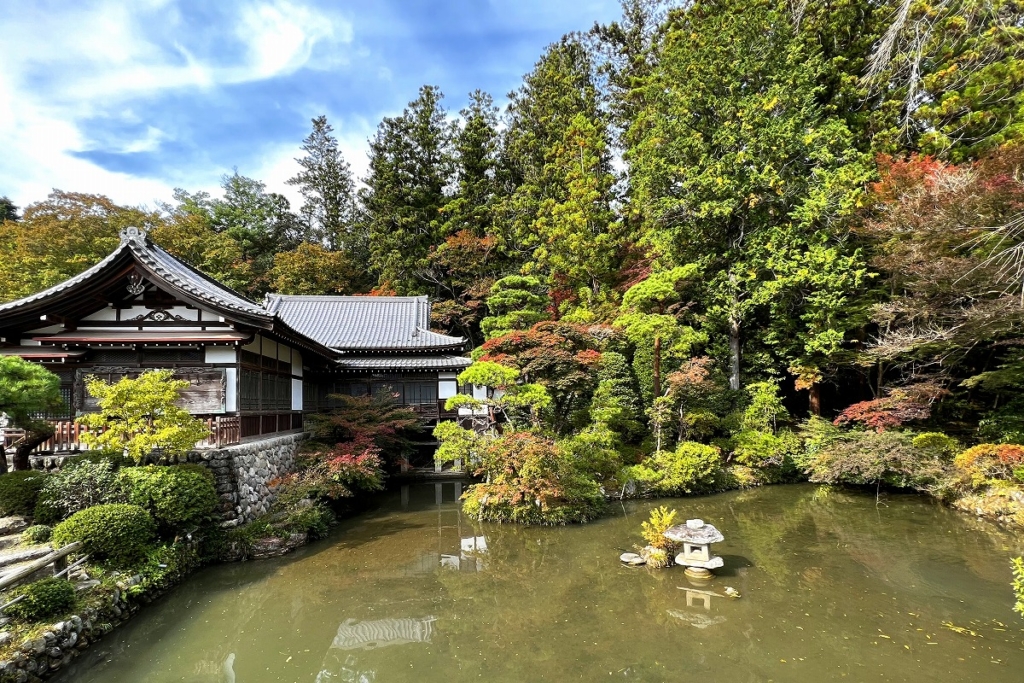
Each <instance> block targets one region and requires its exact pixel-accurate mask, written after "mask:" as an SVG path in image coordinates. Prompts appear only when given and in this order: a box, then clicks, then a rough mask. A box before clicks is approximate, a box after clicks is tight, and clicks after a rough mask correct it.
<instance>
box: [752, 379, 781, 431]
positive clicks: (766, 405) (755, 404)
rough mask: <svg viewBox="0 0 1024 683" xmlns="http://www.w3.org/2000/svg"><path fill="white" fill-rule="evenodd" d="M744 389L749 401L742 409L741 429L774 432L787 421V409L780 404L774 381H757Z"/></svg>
mask: <svg viewBox="0 0 1024 683" xmlns="http://www.w3.org/2000/svg"><path fill="white" fill-rule="evenodd" d="M746 389H747V394H748V395H749V396H750V403H748V404H747V407H746V408H745V409H744V410H743V420H742V421H741V423H740V425H741V429H743V430H746V431H757V432H765V433H772V434H774V433H775V432H777V431H778V429H779V426H780V425H781V424H784V423H786V422H788V421H789V411H788V410H786V407H785V406H784V405H783V404H782V398H781V397H780V396H779V386H778V385H777V384H776V383H775V382H757V383H755V384H751V385H748V386H747V388H746Z"/></svg>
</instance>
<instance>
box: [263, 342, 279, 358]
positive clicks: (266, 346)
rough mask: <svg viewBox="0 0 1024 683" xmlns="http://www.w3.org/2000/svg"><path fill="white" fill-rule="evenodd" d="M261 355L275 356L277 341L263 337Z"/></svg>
mask: <svg viewBox="0 0 1024 683" xmlns="http://www.w3.org/2000/svg"><path fill="white" fill-rule="evenodd" d="M263 355H264V356H266V357H268V358H277V342H275V341H274V340H273V339H264V340H263Z"/></svg>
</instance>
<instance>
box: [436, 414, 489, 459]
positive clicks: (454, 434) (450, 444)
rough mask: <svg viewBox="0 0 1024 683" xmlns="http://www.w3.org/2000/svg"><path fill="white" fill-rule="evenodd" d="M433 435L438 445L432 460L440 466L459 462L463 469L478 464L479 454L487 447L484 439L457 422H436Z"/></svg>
mask: <svg viewBox="0 0 1024 683" xmlns="http://www.w3.org/2000/svg"><path fill="white" fill-rule="evenodd" d="M433 434H434V438H436V439H437V440H438V443H439V445H438V447H437V451H436V452H435V453H434V460H435V461H436V462H438V463H441V464H449V463H453V462H455V461H456V460H459V461H462V463H463V465H462V466H463V467H466V466H474V465H476V464H478V463H479V462H480V457H481V456H480V452H481V451H482V450H483V449H484V448H485V447H486V445H487V440H486V438H485V437H483V436H482V435H480V434H477V433H476V432H475V431H473V430H472V429H465V428H464V427H460V426H459V424H458V423H457V422H452V421H441V422H438V423H437V426H436V427H434V432H433Z"/></svg>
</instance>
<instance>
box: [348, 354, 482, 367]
mask: <svg viewBox="0 0 1024 683" xmlns="http://www.w3.org/2000/svg"><path fill="white" fill-rule="evenodd" d="M472 363H473V361H472V360H470V359H469V358H466V357H465V356H430V355H422V356H361V357H360V356H345V357H343V358H341V360H339V361H338V367H340V368H342V369H343V370H388V369H396V370H462V369H464V368H468V367H469V366H470V365H472Z"/></svg>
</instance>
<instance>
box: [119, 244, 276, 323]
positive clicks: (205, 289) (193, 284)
mask: <svg viewBox="0 0 1024 683" xmlns="http://www.w3.org/2000/svg"><path fill="white" fill-rule="evenodd" d="M132 251H134V252H135V254H136V256H138V257H139V259H140V260H141V261H143V262H145V263H146V264H147V265H149V266H150V267H151V268H153V269H154V270H155V271H156V272H157V273H159V274H160V275H162V276H163V278H164V279H165V280H167V281H169V282H171V283H172V284H173V285H175V286H176V287H178V288H179V289H182V290H184V291H186V292H188V293H189V294H191V295H193V296H195V297H197V298H199V299H202V300H203V301H208V302H210V303H211V304H214V305H215V306H217V307H218V308H227V309H230V310H234V311H239V312H241V313H245V314H247V315H256V316H263V317H266V316H268V313H267V311H266V309H265V308H263V307H262V306H260V305H259V304H258V303H256V302H254V301H250V300H249V299H246V298H245V297H244V296H242V295H241V294H239V293H238V292H236V291H234V290H232V289H229V288H228V287H225V286H224V285H222V284H221V283H219V282H217V281H216V280H214V279H213V278H211V277H210V276H208V275H207V274H206V273H203V272H202V271H199V270H196V269H195V268H193V267H192V266H190V265H188V264H186V263H184V262H182V261H179V260H178V259H176V258H174V257H173V256H171V255H170V254H168V253H167V252H166V251H164V250H163V249H161V248H160V247H158V246H156V245H155V244H150V245H148V246H147V247H146V248H144V249H140V248H134V249H133V250H132Z"/></svg>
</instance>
